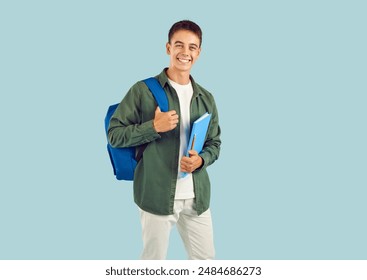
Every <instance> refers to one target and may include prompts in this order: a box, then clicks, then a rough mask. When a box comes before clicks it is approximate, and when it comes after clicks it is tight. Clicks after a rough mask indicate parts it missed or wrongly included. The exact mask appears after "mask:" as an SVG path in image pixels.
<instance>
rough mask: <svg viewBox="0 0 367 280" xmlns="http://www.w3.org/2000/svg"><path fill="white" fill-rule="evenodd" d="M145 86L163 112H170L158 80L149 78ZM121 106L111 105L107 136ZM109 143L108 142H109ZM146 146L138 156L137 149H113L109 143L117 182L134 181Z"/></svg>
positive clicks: (106, 125)
mask: <svg viewBox="0 0 367 280" xmlns="http://www.w3.org/2000/svg"><path fill="white" fill-rule="evenodd" d="M144 82H145V84H146V85H147V87H148V88H149V90H150V91H151V93H152V94H153V96H154V98H155V100H156V102H157V104H158V106H159V108H160V109H161V111H162V112H167V111H168V99H167V95H166V93H165V91H164V90H163V88H162V86H161V85H160V84H159V82H158V80H157V79H156V78H148V79H145V80H144ZM118 105H119V104H118V103H117V104H114V105H111V106H110V107H109V108H108V110H107V114H106V117H105V121H104V122H105V130H106V135H107V134H108V126H109V124H110V119H111V117H112V115H113V113H114V112H115V110H116V108H117V106H118ZM107 141H108V140H107ZM145 147H146V146H143V147H140V149H139V151H138V154H137V156H136V157H135V155H136V152H135V150H136V148H135V147H129V148H112V146H111V145H110V143H107V151H108V154H109V156H110V160H111V164H112V167H113V173H114V174H115V176H116V179H117V180H128V181H132V180H134V171H135V167H136V165H137V163H138V161H139V160H140V159H141V157H142V155H143V151H144V149H145Z"/></svg>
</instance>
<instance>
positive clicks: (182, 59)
mask: <svg viewBox="0 0 367 280" xmlns="http://www.w3.org/2000/svg"><path fill="white" fill-rule="evenodd" d="M177 59H178V61H180V62H182V63H189V62H191V59H186V58H179V57H178V58H177Z"/></svg>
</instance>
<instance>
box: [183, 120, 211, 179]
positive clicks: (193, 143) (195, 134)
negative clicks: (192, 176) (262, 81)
mask: <svg viewBox="0 0 367 280" xmlns="http://www.w3.org/2000/svg"><path fill="white" fill-rule="evenodd" d="M211 116H212V114H208V113H205V114H204V115H202V116H201V117H200V118H198V119H197V120H196V121H194V123H193V125H192V129H191V134H190V140H189V145H188V146H187V151H186V156H187V157H188V156H189V150H195V151H197V152H198V153H200V152H201V150H202V149H203V147H204V143H205V138H206V133H207V132H208V127H209V123H210V118H211ZM187 174H188V173H186V172H180V175H179V177H180V178H185V177H186V176H187Z"/></svg>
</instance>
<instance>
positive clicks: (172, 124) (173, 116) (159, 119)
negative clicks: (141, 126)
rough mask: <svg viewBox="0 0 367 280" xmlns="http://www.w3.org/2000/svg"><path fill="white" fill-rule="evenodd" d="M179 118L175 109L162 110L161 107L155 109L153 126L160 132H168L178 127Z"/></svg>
mask: <svg viewBox="0 0 367 280" xmlns="http://www.w3.org/2000/svg"><path fill="white" fill-rule="evenodd" d="M178 121H179V118H178V115H177V113H176V111H175V110H171V111H168V112H161V110H160V108H159V107H157V108H156V109H155V116H154V120H153V126H154V128H155V130H156V131H157V132H158V133H159V132H167V131H170V130H172V129H174V128H176V126H177V124H178Z"/></svg>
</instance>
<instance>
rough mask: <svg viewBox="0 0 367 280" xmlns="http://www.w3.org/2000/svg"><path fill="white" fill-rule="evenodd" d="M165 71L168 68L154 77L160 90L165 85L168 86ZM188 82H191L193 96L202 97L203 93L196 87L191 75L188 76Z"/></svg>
mask: <svg viewBox="0 0 367 280" xmlns="http://www.w3.org/2000/svg"><path fill="white" fill-rule="evenodd" d="M167 69H168V68H164V69H163V70H162V72H161V73H160V74H159V75H158V76H157V77H156V78H157V79H158V81H159V83H160V84H161V86H162V88H165V86H166V84H167V85H169V82H168V77H167V73H166V71H167ZM190 80H191V84H192V88H193V90H194V94H193V96H197V95H202V94H203V93H202V92H201V90H200V88H199V87H198V85H197V84H196V82H195V80H194V78H193V77H192V76H191V75H190Z"/></svg>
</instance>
